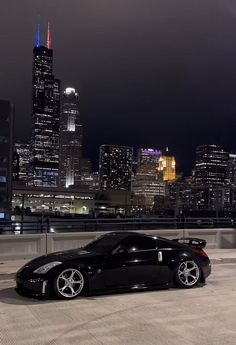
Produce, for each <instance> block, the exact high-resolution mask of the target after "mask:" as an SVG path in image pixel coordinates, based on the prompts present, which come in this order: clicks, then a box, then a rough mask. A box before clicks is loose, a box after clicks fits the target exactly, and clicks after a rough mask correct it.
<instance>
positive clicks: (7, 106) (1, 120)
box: [0, 100, 14, 220]
mask: <svg viewBox="0 0 236 345" xmlns="http://www.w3.org/2000/svg"><path fill="white" fill-rule="evenodd" d="M13 129H14V107H13V104H11V103H10V102H8V101H2V100H0V220H1V219H9V217H10V210H11V198H12V162H13V141H14V140H13V135H14V133H13Z"/></svg>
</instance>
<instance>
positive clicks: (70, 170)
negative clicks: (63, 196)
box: [59, 87, 82, 187]
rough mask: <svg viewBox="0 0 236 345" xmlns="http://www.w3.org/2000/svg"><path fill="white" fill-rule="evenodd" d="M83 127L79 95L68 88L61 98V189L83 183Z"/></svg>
mask: <svg viewBox="0 0 236 345" xmlns="http://www.w3.org/2000/svg"><path fill="white" fill-rule="evenodd" d="M81 150H82V125H81V124H80V113H79V95H78V93H77V92H76V90H75V89H73V88H71V87H68V88H66V89H65V91H64V92H63V93H62V97H61V115H60V164H59V167H60V169H59V178H60V186H61V187H69V186H73V185H78V184H79V182H80V181H81V165H82V157H81V156H82V154H81Z"/></svg>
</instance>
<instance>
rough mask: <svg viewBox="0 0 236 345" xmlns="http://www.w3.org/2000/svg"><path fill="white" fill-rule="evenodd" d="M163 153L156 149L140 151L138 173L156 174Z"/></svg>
mask: <svg viewBox="0 0 236 345" xmlns="http://www.w3.org/2000/svg"><path fill="white" fill-rule="evenodd" d="M161 155H162V152H161V151H160V150H154V149H150V148H149V149H138V164H137V172H140V173H147V174H148V173H150V174H155V173H156V172H157V170H158V164H159V159H160V156H161Z"/></svg>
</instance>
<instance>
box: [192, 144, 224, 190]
mask: <svg viewBox="0 0 236 345" xmlns="http://www.w3.org/2000/svg"><path fill="white" fill-rule="evenodd" d="M228 163H229V153H228V152H226V151H224V150H222V149H221V148H220V147H219V146H218V145H201V146H198V147H197V149H196V164H195V183H196V184H197V185H203V186H209V185H210V186H223V185H224V184H225V183H226V182H227V181H228Z"/></svg>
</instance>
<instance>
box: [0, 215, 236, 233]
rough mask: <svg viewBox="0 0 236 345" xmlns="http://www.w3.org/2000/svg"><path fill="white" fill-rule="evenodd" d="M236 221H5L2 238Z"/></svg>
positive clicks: (226, 224)
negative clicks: (5, 236)
mask: <svg viewBox="0 0 236 345" xmlns="http://www.w3.org/2000/svg"><path fill="white" fill-rule="evenodd" d="M235 225H236V221H235V219H232V218H185V219H182V220H181V219H178V218H119V219H104V218H97V219H60V220H58V219H55V218H49V217H45V218H40V219H38V220H36V221H35V220H33V221H1V222H0V234H39V233H53V232H55V233H63V232H87V231H88V232H91V231H125V230H152V229H153V230H157V229H194V228H196V229H201V228H232V227H235Z"/></svg>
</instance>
